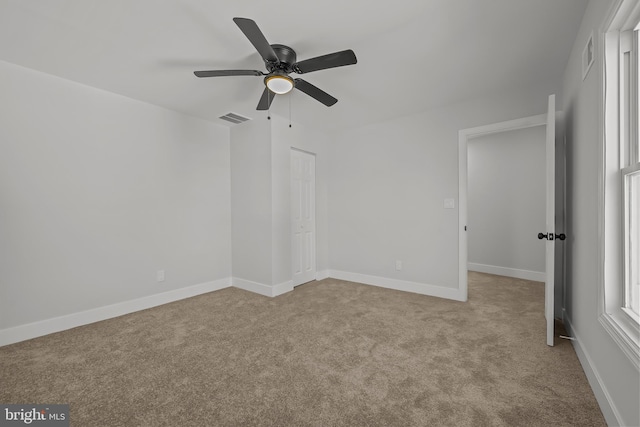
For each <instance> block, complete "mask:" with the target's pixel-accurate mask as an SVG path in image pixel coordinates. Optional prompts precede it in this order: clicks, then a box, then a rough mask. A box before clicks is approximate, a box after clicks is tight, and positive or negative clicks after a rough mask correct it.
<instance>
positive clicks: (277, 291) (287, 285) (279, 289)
mask: <svg viewBox="0 0 640 427" xmlns="http://www.w3.org/2000/svg"><path fill="white" fill-rule="evenodd" d="M292 290H293V281H291V280H287V281H286V282H282V283H280V284H277V285H274V286H273V294H272V295H271V296H272V297H277V296H278V295H282V294H286V293H287V292H290V291H292Z"/></svg>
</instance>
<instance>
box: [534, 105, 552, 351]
mask: <svg viewBox="0 0 640 427" xmlns="http://www.w3.org/2000/svg"><path fill="white" fill-rule="evenodd" d="M545 151H546V157H547V159H546V169H547V191H546V198H547V201H546V214H545V224H546V230H545V232H544V233H540V234H538V238H539V239H543V238H544V239H546V242H545V272H546V278H545V287H544V316H545V318H546V320H547V345H549V346H553V337H554V328H553V327H554V318H553V308H554V292H555V277H554V276H555V236H556V235H555V222H556V96H555V95H550V96H549V103H548V106H547V137H546V150H545Z"/></svg>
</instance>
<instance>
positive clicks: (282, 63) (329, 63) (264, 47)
mask: <svg viewBox="0 0 640 427" xmlns="http://www.w3.org/2000/svg"><path fill="white" fill-rule="evenodd" d="M233 22H235V23H236V25H237V26H238V27H239V28H240V30H241V31H242V32H243V33H244V35H245V36H246V37H247V38H248V39H249V41H250V42H251V44H252V45H253V47H255V48H256V50H257V51H258V53H259V54H260V56H261V57H262V59H263V60H264V63H265V67H266V69H267V71H268V72H267V73H263V72H262V71H258V70H208V71H195V72H194V74H195V75H196V77H226V76H266V77H265V78H264V84H265V88H264V91H263V93H262V96H261V98H260V101H259V102H258V107H257V108H256V109H257V110H269V108H270V106H271V102H273V98H275V96H271V94H276V95H283V94H286V93H289V92H290V91H291V90H293V89H294V88H295V89H298V90H299V91H301V92H303V93H305V94H307V95H309V96H310V97H312V98H314V99H315V100H317V101H319V102H321V103H323V104H324V105H326V106H327V107H330V106H332V105H334V104H335V103H336V102H338V100H337V99H336V98H334V97H333V96H331V95H329V94H328V93H326V92H325V91H323V90H322V89H320V88H318V87H316V86H314V85H312V84H311V83H309V82H307V81H306V80H302V79H293V78H291V77H290V76H289V74H291V73H296V74H304V73H310V72H313V71H319V70H326V69H328V68H335V67H343V66H345V65H353V64H355V63H357V62H358V60H357V59H356V55H355V53H354V52H353V51H352V50H350V49H349V50H343V51H341V52H334V53H330V54H328V55H323V56H317V57H315V58H311V59H305V60H304V61H301V62H297V55H296V52H295V51H294V50H293V49H291V48H290V47H289V46H285V45H282V44H269V42H267V39H266V38H265V37H264V35H263V34H262V31H260V28H258V25H257V24H256V23H255V22H254V21H253V20H251V19H247V18H233Z"/></svg>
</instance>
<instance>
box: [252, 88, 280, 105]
mask: <svg viewBox="0 0 640 427" xmlns="http://www.w3.org/2000/svg"><path fill="white" fill-rule="evenodd" d="M275 97H276V94H275V93H273V92H271V91H270V90H269V89H267V88H266V87H265V88H264V92H262V97H260V102H258V108H256V110H268V109H269V107H270V106H271V103H272V102H273V98H275Z"/></svg>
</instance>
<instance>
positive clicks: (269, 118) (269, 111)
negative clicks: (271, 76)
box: [267, 89, 271, 120]
mask: <svg viewBox="0 0 640 427" xmlns="http://www.w3.org/2000/svg"><path fill="white" fill-rule="evenodd" d="M269 95H271V91H270V90H269V89H267V105H268V107H267V120H271V100H270V99H269Z"/></svg>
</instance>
